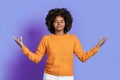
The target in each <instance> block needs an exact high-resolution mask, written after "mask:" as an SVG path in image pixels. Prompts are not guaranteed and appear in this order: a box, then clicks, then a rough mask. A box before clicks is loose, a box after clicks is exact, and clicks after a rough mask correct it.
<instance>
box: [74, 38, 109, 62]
mask: <svg viewBox="0 0 120 80" xmlns="http://www.w3.org/2000/svg"><path fill="white" fill-rule="evenodd" d="M107 39H108V36H106V37H105V38H103V37H101V38H100V40H99V42H98V44H97V45H95V47H93V48H92V49H90V50H88V51H87V52H84V51H83V49H82V45H81V43H80V42H79V40H78V39H77V37H76V39H75V46H74V53H75V55H76V56H77V57H78V58H79V59H80V60H81V61H82V62H85V61H86V60H88V59H89V58H90V57H92V56H93V55H95V54H96V53H97V52H98V50H99V48H100V47H101V46H102V45H103V44H104V43H105V42H106V40H107Z"/></svg>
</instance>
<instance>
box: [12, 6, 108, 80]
mask: <svg viewBox="0 0 120 80" xmlns="http://www.w3.org/2000/svg"><path fill="white" fill-rule="evenodd" d="M72 22H73V19H72V16H71V14H70V12H69V11H68V10H67V9H65V8H55V9H51V10H50V11H49V12H48V15H47V16H46V25H47V28H48V31H49V32H50V33H51V34H48V35H45V36H43V37H42V39H41V41H40V43H39V45H38V48H37V49H36V52H35V53H33V52H31V51H30V50H29V49H28V48H27V47H26V46H25V45H24V44H23V42H22V37H19V38H16V37H14V40H15V41H16V42H17V44H18V45H19V46H20V47H21V49H22V51H23V53H24V54H25V55H26V56H27V57H28V58H29V59H30V60H31V61H33V62H35V63H38V62H40V61H41V59H42V57H43V56H44V55H45V54H46V55H47V59H46V66H45V69H44V76H43V80H74V74H73V60H74V59H73V53H74V54H75V55H76V56H77V57H78V58H79V60H80V61H82V62H85V61H86V60H88V59H89V58H90V57H92V56H93V55H95V54H96V53H97V52H98V50H99V48H100V47H101V46H102V45H103V44H104V43H105V42H106V40H107V37H106V38H100V40H99V41H98V44H97V45H95V47H93V48H92V49H90V50H89V51H87V52H84V51H83V49H82V45H81V43H80V41H79V40H78V38H77V36H76V35H74V34H69V33H68V32H69V31H70V29H71V27H72Z"/></svg>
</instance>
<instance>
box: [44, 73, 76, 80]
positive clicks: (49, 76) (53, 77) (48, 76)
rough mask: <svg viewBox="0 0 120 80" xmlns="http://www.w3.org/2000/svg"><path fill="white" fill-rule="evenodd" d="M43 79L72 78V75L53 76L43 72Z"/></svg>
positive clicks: (66, 79) (69, 79)
mask: <svg viewBox="0 0 120 80" xmlns="http://www.w3.org/2000/svg"><path fill="white" fill-rule="evenodd" d="M43 80H74V76H55V75H51V74H47V73H44V75H43Z"/></svg>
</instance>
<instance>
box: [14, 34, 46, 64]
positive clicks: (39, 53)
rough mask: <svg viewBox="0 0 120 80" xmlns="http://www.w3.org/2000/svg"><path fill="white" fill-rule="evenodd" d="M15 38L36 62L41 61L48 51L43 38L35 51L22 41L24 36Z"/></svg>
mask: <svg viewBox="0 0 120 80" xmlns="http://www.w3.org/2000/svg"><path fill="white" fill-rule="evenodd" d="M13 39H14V40H15V42H16V43H17V44H18V45H19V46H20V47H21V49H22V51H23V53H24V54H25V55H26V56H27V57H28V58H29V59H30V60H31V61H33V62H35V63H36V64H37V63H38V62H40V60H41V59H42V57H43V56H44V54H45V51H46V47H45V44H44V40H43V39H42V40H41V42H40V44H39V45H38V48H37V50H36V52H35V53H33V52H31V51H30V50H29V49H28V48H27V47H26V46H25V45H24V44H23V41H22V37H19V38H16V37H14V36H13Z"/></svg>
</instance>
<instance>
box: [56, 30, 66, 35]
mask: <svg viewBox="0 0 120 80" xmlns="http://www.w3.org/2000/svg"><path fill="white" fill-rule="evenodd" d="M64 34H65V33H64V32H63V31H56V32H55V35H64Z"/></svg>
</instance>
